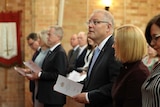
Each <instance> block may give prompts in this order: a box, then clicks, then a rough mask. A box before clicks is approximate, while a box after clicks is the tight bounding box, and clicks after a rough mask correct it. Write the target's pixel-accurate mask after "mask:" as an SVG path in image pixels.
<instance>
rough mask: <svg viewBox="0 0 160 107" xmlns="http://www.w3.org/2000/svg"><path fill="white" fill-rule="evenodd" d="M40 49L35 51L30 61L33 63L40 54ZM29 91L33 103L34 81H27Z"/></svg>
mask: <svg viewBox="0 0 160 107" xmlns="http://www.w3.org/2000/svg"><path fill="white" fill-rule="evenodd" d="M40 51H41V49H39V50H37V51H36V52H35V53H34V54H33V57H32V61H33V62H34V61H35V59H36V57H37V56H38V54H39V53H40ZM29 90H30V92H32V100H33V102H34V90H35V81H34V80H30V81H29Z"/></svg>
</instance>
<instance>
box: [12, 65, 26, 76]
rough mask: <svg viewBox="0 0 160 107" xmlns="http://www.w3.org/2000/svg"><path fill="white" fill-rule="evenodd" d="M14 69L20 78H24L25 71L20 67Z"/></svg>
mask: <svg viewBox="0 0 160 107" xmlns="http://www.w3.org/2000/svg"><path fill="white" fill-rule="evenodd" d="M14 69H15V70H16V71H17V72H18V73H19V74H20V75H22V76H26V73H25V69H23V68H20V67H14Z"/></svg>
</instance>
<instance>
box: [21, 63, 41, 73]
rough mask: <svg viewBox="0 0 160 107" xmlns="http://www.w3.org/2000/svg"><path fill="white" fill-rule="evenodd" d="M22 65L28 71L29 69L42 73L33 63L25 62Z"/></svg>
mask: <svg viewBox="0 0 160 107" xmlns="http://www.w3.org/2000/svg"><path fill="white" fill-rule="evenodd" d="M23 63H24V65H26V66H27V67H28V68H29V69H31V70H32V71H33V72H38V71H42V69H41V68H40V67H39V66H38V65H37V64H36V63H34V62H33V61H32V60H31V61H26V62H23Z"/></svg>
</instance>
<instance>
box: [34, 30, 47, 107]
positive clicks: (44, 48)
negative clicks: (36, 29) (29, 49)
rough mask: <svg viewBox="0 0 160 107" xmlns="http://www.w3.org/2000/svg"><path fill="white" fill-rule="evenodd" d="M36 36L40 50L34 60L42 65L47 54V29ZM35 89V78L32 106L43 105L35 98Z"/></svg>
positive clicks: (36, 82) (36, 84)
mask: <svg viewBox="0 0 160 107" xmlns="http://www.w3.org/2000/svg"><path fill="white" fill-rule="evenodd" d="M38 36H39V40H40V41H39V42H40V47H41V51H40V53H39V54H38V56H37V57H36V59H35V61H34V62H35V63H36V64H37V65H38V66H40V67H42V64H43V61H44V58H45V56H46V55H47V53H48V51H49V46H48V45H47V37H48V31H47V30H42V31H41V32H40V33H39V34H38ZM37 89H38V80H35V95H34V107H44V106H43V104H42V103H41V102H39V101H38V100H37V99H36V96H37Z"/></svg>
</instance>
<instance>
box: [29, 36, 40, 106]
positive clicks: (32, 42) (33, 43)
mask: <svg viewBox="0 0 160 107" xmlns="http://www.w3.org/2000/svg"><path fill="white" fill-rule="evenodd" d="M27 43H28V45H29V47H30V48H31V49H32V50H33V51H34V54H33V56H32V61H33V62H34V60H35V59H36V57H37V56H38V54H39V52H40V44H39V37H38V35H37V33H30V34H29V35H28V36H27ZM29 90H30V92H31V93H32V101H33V103H34V90H35V83H34V80H30V81H29Z"/></svg>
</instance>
